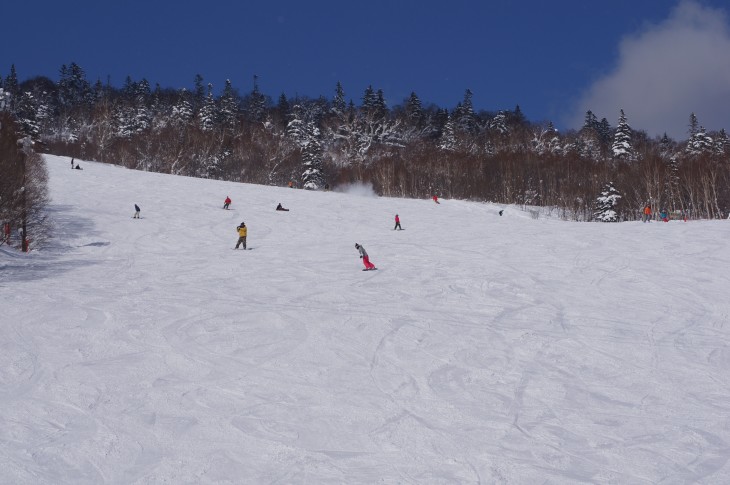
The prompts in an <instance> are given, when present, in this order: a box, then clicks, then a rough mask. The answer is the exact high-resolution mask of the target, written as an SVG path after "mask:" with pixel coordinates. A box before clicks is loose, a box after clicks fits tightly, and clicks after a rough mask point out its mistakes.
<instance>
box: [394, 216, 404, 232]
mask: <svg viewBox="0 0 730 485" xmlns="http://www.w3.org/2000/svg"><path fill="white" fill-rule="evenodd" d="M396 229H398V230H399V231H400V230H401V229H403V228H402V227H400V217H398V214H396V215H395V227H394V228H393V230H394V231H395V230H396Z"/></svg>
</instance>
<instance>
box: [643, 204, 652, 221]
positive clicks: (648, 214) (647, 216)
mask: <svg viewBox="0 0 730 485" xmlns="http://www.w3.org/2000/svg"><path fill="white" fill-rule="evenodd" d="M644 222H651V206H650V205H647V206H646V207H644Z"/></svg>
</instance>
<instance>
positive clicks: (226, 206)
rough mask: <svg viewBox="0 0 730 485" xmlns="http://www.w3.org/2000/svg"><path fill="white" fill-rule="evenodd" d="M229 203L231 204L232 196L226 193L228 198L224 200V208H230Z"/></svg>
mask: <svg viewBox="0 0 730 485" xmlns="http://www.w3.org/2000/svg"><path fill="white" fill-rule="evenodd" d="M229 205H231V198H230V197H228V196H227V195H226V200H225V201H223V208H224V209H228V206H229Z"/></svg>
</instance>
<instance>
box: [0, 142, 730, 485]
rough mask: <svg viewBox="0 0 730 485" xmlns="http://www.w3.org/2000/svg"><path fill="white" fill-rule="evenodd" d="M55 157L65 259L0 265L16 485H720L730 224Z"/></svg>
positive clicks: (728, 346) (4, 386)
mask: <svg viewBox="0 0 730 485" xmlns="http://www.w3.org/2000/svg"><path fill="white" fill-rule="evenodd" d="M46 159H47V161H48V165H49V171H50V183H51V192H52V198H53V201H52V205H51V207H50V211H51V215H52V217H53V220H54V227H53V229H52V230H51V231H50V232H51V235H52V236H53V239H52V241H51V242H50V247H48V248H46V249H45V250H40V251H33V252H31V253H30V254H27V255H26V254H21V253H19V252H17V251H15V250H10V249H8V248H7V247H5V246H3V247H0V304H1V305H2V307H1V308H0V321H1V322H2V323H1V324H0V407H1V409H2V412H1V413H0V482H1V483H8V484H57V483H82V484H102V483H120V484H121V483H125V484H126V483H138V484H147V483H174V484H185V483H251V484H259V483H311V484H322V483H408V484H410V483H413V484H416V483H418V484H420V483H485V484H487V483H514V484H522V483H530V484H535V483H549V484H570V483H585V482H590V483H617V484H618V483H620V484H632V483H637V484H641V483H660V482H661V483H689V482H697V483H708V484H710V483H712V484H716V483H729V482H730V464H728V459H729V458H730V321H729V318H728V315H729V314H730V299H728V289H729V288H730V277H729V276H728V268H730V251H728V239H729V238H730V222H728V221H713V222H689V223H683V222H670V223H651V224H642V223H640V222H635V223H623V224H599V223H593V224H590V223H569V222H562V221H557V220H545V219H538V220H535V219H532V218H531V217H530V216H529V215H528V214H526V213H523V212H520V211H518V210H516V209H512V208H508V209H507V211H506V213H505V215H504V217H499V216H498V215H497V211H498V210H499V209H500V207H497V206H494V205H488V204H476V203H468V202H459V201H450V200H443V201H442V203H441V205H436V204H434V203H433V202H432V201H430V200H405V199H387V198H376V197H365V196H357V195H352V194H344V193H333V192H328V193H324V192H318V193H313V192H307V191H302V190H293V189H288V188H273V187H261V186H253V185H242V184H234V183H227V182H218V181H205V180H198V179H192V178H184V177H174V176H169V175H161V174H151V173H143V172H137V171H131V170H125V169H122V168H119V167H113V166H108V165H102V164H94V163H90V162H80V163H81V165H82V167H83V168H84V170H83V171H78V170H71V169H70V168H69V167H70V165H69V160H68V159H67V158H63V157H53V156H48V157H46ZM226 195H230V197H231V198H232V199H233V204H232V206H231V208H232V210H230V211H224V210H222V209H221V207H222V204H223V199H224V198H225V197H226ZM277 202H281V203H282V204H283V205H284V206H285V207H288V208H290V209H291V211H290V212H283V213H282V212H275V211H274V207H275V206H276V204H277ZM134 203H137V204H139V205H140V207H141V208H142V219H141V220H135V219H132V217H131V216H132V214H133V212H134V207H133V204H134ZM395 213H399V214H400V217H401V221H402V224H403V227H404V229H405V230H404V231H393V230H392V229H393V217H394V215H395ZM241 221H245V222H246V225H247V226H248V227H249V238H248V239H249V241H248V244H249V247H251V248H253V250H252V251H241V250H239V251H233V250H232V248H233V246H234V245H235V243H236V239H237V234H236V230H235V228H236V226H237V225H238V224H239V223H240V222H241ZM355 242H359V243H361V244H363V245H364V246H365V248H366V249H367V250H368V252H369V253H370V256H371V259H372V260H373V262H374V263H375V264H376V265H377V266H378V267H379V270H378V271H373V272H362V271H360V270H361V268H362V265H361V261H360V260H359V259H358V256H357V251H356V250H355V247H354V245H355Z"/></svg>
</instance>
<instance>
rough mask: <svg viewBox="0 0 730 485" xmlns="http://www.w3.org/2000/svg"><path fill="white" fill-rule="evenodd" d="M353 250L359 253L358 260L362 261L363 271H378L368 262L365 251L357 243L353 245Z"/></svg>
mask: <svg viewBox="0 0 730 485" xmlns="http://www.w3.org/2000/svg"><path fill="white" fill-rule="evenodd" d="M355 249H357V250H358V251H360V259H362V264H364V265H365V269H364V270H363V271H370V270H373V269H378V268H376V267H375V265H374V264H373V263H371V262H370V258H369V257H368V253H367V251H365V248H364V247H362V246H361V245H359V244H358V243H355Z"/></svg>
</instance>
